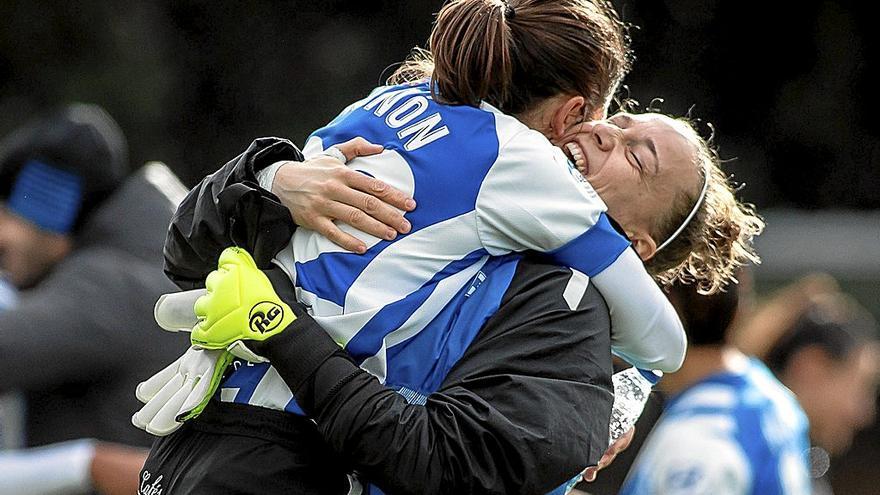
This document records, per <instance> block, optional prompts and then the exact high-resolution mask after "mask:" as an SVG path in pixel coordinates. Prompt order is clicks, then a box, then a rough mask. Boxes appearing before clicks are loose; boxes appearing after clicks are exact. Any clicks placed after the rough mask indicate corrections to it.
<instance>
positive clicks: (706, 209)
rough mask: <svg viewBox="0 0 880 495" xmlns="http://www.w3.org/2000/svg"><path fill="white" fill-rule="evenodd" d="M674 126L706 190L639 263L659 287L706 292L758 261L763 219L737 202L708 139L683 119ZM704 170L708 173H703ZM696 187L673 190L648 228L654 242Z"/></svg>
mask: <svg viewBox="0 0 880 495" xmlns="http://www.w3.org/2000/svg"><path fill="white" fill-rule="evenodd" d="M675 121H676V127H677V129H678V131H679V132H681V133H682V134H683V135H684V136H685V137H687V138H688V140H689V141H690V142H691V144H693V146H694V149H695V153H694V165H695V167H696V168H697V170H699V174H700V182H703V181H706V194H705V196H704V197H703V199H702V202H701V203H700V204H699V205H697V211H696V214H695V215H694V217H693V218H692V219H691V220H690V222H688V224H687V225H686V226H685V229H684V230H683V231H682V232H681V233H680V234H679V235H678V236H677V237H676V238H675V239H673V241H672V242H670V243H669V245H668V246H666V247H665V248H663V249H661V250H659V251H657V253H656V254H655V255H654V256H653V257H652V258H651V259H649V260H648V261H647V262H646V263H645V267H646V268H647V269H648V272H649V273H650V274H651V275H652V276H653V277H654V279H655V280H656V281H657V282H659V283H660V284H661V285H663V286H669V285H672V284H674V283H678V282H683V283H686V284H691V283H692V284H695V285H696V286H697V288H698V290H699V292H700V293H701V294H712V293H715V292H718V291H719V290H722V289H723V288H724V287H725V286H727V285H728V284H730V283H731V282H735V281H736V273H737V271H738V270H739V269H740V267H741V266H743V265H746V264H750V263H751V264H758V263H760V262H761V258H760V256H758V253H757V252H756V251H755V248H754V245H753V243H754V239H755V236H757V235H759V234H760V233H761V232H762V231H763V230H764V220H763V219H762V218H761V217H760V216H759V215H758V214H757V213H756V212H755V208H754V207H753V206H752V205H749V204H745V203H742V202H740V201H739V200H738V199H737V197H736V194H735V189H734V185H733V184H732V183H731V181H730V180H729V179H728V177H727V175H725V173H724V171H722V170H721V161H720V160H719V158H718V153H717V152H716V151H715V149H714V148H713V147H712V145H711V143H710V142H709V141H707V140H705V139H703V138H702V137H701V136H700V135H699V133H697V131H696V129H695V128H694V126H693V124H691V123H690V122H689V121H688V120H687V119H682V118H679V119H675ZM706 174H708V177H706ZM698 197H699V188H694V189H693V190H691V191H690V192H689V193H684V192H681V193H679V194H678V195H677V196H676V197H675V198H674V199H673V202H672V208H671V209H670V213H669V214H668V215H665V216H661V217H660V218H659V220H658V221H657V222H656V223H655V225H654V228H653V229H652V232H651V237H653V238H654V239H655V240H656V241H657V242H658V243H660V242H663V241H664V240H666V239H669V237H670V235H671V234H672V233H673V232H674V231H675V230H676V229H678V228H679V226H680V225H682V223H683V222H684V220H685V219H686V218H687V217H688V215H689V214H690V212H691V210H692V209H693V208H694V205H695V204H696V202H697V200H698Z"/></svg>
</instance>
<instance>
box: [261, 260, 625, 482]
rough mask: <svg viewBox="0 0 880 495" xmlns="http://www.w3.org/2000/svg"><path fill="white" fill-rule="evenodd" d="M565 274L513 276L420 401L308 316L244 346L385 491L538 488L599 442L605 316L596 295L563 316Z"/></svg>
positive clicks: (601, 446)
mask: <svg viewBox="0 0 880 495" xmlns="http://www.w3.org/2000/svg"><path fill="white" fill-rule="evenodd" d="M570 276H571V272H570V271H568V270H565V269H560V268H557V267H552V268H551V267H546V266H531V267H530V268H527V269H522V270H518V272H517V276H516V277H515V279H514V284H512V285H511V288H510V289H509V291H510V292H511V293H512V296H511V297H508V298H506V299H505V300H504V301H503V302H502V304H501V307H500V309H499V311H498V312H497V313H496V314H495V315H494V316H493V317H492V318H490V320H489V321H488V322H487V323H486V324H485V325H484V326H483V328H482V329H481V331H480V333H479V334H478V335H477V337H476V339H475V340H474V341H473V342H472V343H471V345H470V347H469V349H468V351H467V353H466V354H465V355H464V356H463V357H462V358H461V359H460V360H459V361H458V363H457V364H456V366H455V367H454V368H453V369H452V370H451V372H450V374H449V375H448V376H447V377H446V379H445V380H444V382H443V384H442V385H441V387H440V389H439V390H437V391H436V392H434V393H432V394H430V395H429V396H428V399H427V402H426V404H425V405H424V406H421V405H414V404H409V403H407V401H406V400H405V399H404V397H403V396H402V395H401V394H398V393H397V392H395V391H393V390H391V389H389V388H387V387H385V386H383V385H382V384H381V383H380V382H379V381H378V380H377V379H376V378H375V377H373V376H372V375H369V374H368V373H366V372H365V371H363V370H361V369H360V368H358V367H357V366H356V365H355V363H353V362H352V361H351V360H350V359H349V358H348V356H347V355H346V354H345V353H344V352H343V351H342V350H341V349H340V348H339V347H338V346H337V344H336V343H334V342H333V341H332V340H331V339H330V337H329V336H327V335H326V333H325V332H324V331H323V330H322V329H320V328H319V327H318V325H317V324H316V323H315V322H314V320H311V318H309V317H308V315H300V316H299V319H298V320H297V321H296V322H294V324H293V325H291V326H290V327H288V329H287V330H285V331H284V332H282V333H281V334H280V335H278V336H276V337H273V338H272V339H269V340H267V341H266V342H264V343H255V347H256V349H255V350H256V351H257V352H258V353H261V354H263V355H266V356H267V357H268V358H269V359H270V360H271V361H272V363H273V366H274V367H275V368H276V370H277V371H278V372H279V374H280V375H281V377H282V378H284V380H285V381H286V382H287V384H288V385H289V386H290V388H291V390H292V391H293V392H294V394H295V395H296V398H297V402H298V404H299V405H300V406H301V407H302V408H303V409H304V410H305V411H306V412H307V413H308V414H309V415H310V416H311V417H312V418H313V419H315V420H316V422H317V426H318V428H319V430H320V432H321V434H322V435H323V437H324V439H325V441H326V442H327V443H328V444H329V445H330V447H331V448H332V449H333V450H334V451H335V452H337V454H338V455H341V456H344V458H345V459H346V460H348V461H349V462H351V463H352V464H353V465H354V466H355V468H356V470H357V471H358V472H360V473H362V474H364V475H365V477H366V479H367V480H368V481H370V482H372V483H376V484H377V485H378V486H379V487H381V488H383V489H386V490H387V491H389V492H392V493H433V492H436V491H442V492H444V493H512V492H519V493H546V492H549V491H550V490H551V489H553V488H555V487H556V486H558V485H560V484H561V483H563V482H564V481H566V480H568V479H570V478H571V477H572V476H574V474H575V473H577V472H579V471H580V470H581V469H583V468H584V467H586V466H589V465H592V464H595V463H596V462H597V461H598V459H599V457H600V456H601V455H602V453H603V452H604V450H605V448H606V447H607V445H608V421H609V415H610V409H611V401H612V394H611V390H610V387H611V384H610V374H611V362H610V355H609V340H608V339H609V336H608V313H607V309H606V308H605V306H604V303H603V302H602V298H601V296H599V294H598V292H596V290H595V289H589V290H587V294H588V296H584V300H583V302H582V303H581V306H580V307H578V308H577V309H576V310H572V309H571V308H570V307H569V305H568V303H566V302H565V301H564V300H563V298H562V297H561V295H562V293H563V291H564V290H565V288H566V286H567V283H568V279H569V278H570ZM278 285H279V284H276V287H277V286H278ZM294 311H297V312H300V313H301V312H302V311H301V309H299V308H294Z"/></svg>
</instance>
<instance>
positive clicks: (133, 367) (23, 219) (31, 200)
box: [0, 104, 188, 493]
mask: <svg viewBox="0 0 880 495" xmlns="http://www.w3.org/2000/svg"><path fill="white" fill-rule="evenodd" d="M184 192H185V190H184V189H183V187H182V185H181V184H180V182H179V181H178V180H177V178H176V177H175V176H174V175H173V174H172V173H171V172H170V171H169V170H168V169H167V167H165V166H164V165H161V164H149V165H147V166H145V167H143V168H142V169H140V170H138V171H137V172H135V173H130V171H129V165H128V157H127V145H126V142H125V138H124V136H123V134H122V132H121V131H120V129H119V128H118V126H117V124H116V123H115V122H114V121H113V119H111V118H110V116H109V115H107V114H106V113H105V112H104V111H103V110H102V109H100V108H99V107H96V106H91V105H82V104H75V105H70V106H66V107H64V108H62V109H60V110H58V111H56V112H55V113H53V114H51V115H49V116H47V117H43V118H39V119H36V120H34V121H32V122H30V123H28V124H26V125H24V126H23V127H22V128H20V129H19V130H17V131H15V132H13V133H12V134H11V135H10V136H8V137H7V138H5V139H4V140H3V141H2V143H0V277H2V278H5V279H6V280H8V281H9V282H11V284H12V285H13V286H14V287H15V288H16V289H17V302H16V303H15V304H14V305H13V306H12V307H11V308H8V309H6V310H4V311H2V312H0V393H4V392H5V393H7V394H6V396H7V397H9V394H8V393H9V392H16V393H17V394H18V396H19V397H21V398H23V401H24V406H25V409H24V410H25V411H26V414H25V415H24V418H23V423H22V424H23V431H20V432H11V431H8V428H7V431H5V432H4V436H5V437H6V438H18V439H19V443H20V445H11V446H13V447H32V446H38V445H45V444H50V443H54V442H61V441H65V440H71V439H81V438H90V439H97V440H101V441H112V442H120V443H124V444H128V445H141V446H146V445H148V444H149V440H150V439H149V438H148V437H147V436H146V435H145V434H144V433H142V432H141V431H139V430H137V429H135V428H134V427H132V426H131V424H130V418H129V417H128V415H126V414H125V413H124V412H123V411H126V410H127V409H129V410H136V409H137V405H138V403H137V400H136V399H135V397H134V394H133V392H132V391H133V390H134V388H135V386H136V385H137V383H138V382H139V381H141V380H143V379H144V378H145V377H148V376H150V375H151V374H152V373H153V372H155V370H156V369H158V368H161V367H162V366H163V365H164V364H165V363H166V362H168V361H170V360H171V358H172V357H176V356H177V355H178V354H179V353H180V351H181V349H182V348H185V347H186V345H187V344H188V343H187V342H185V341H183V340H181V341H178V340H176V339H168V338H164V339H157V338H154V337H156V336H157V332H158V329H157V327H156V325H155V322H154V321H153V316H152V307H153V304H154V303H155V301H156V299H157V298H158V296H159V295H160V294H162V293H165V292H171V291H173V290H174V289H175V288H174V286H173V285H172V284H171V283H170V282H168V281H167V279H166V278H165V276H164V274H163V272H162V259H163V258H162V245H163V242H164V239H165V233H166V230H167V227H168V223H169V221H170V219H171V214H172V212H173V211H174V209H175V208H176V206H177V201H178V200H179V199H180V198H182V197H183V193H184ZM138 345H140V346H142V348H143V352H138V351H134V352H133V351H132V349H135V348H137V346H138ZM124 404H130V407H127V408H126V407H125V406H124ZM5 409H6V410H7V411H8V409H9V408H5ZM0 421H6V422H7V427H9V425H10V424H12V425H14V424H15V423H16V420H15V418H5V419H4V418H3V417H2V415H0ZM3 428H4V426H3V424H0V431H3ZM96 445H104V444H96ZM6 446H7V447H9V446H10V445H9V444H8V443H7V445H6ZM71 452H73V450H71ZM78 452H79V454H78V455H79V456H80V458H82V456H83V455H85V454H83V452H88V453H89V455H95V456H98V454H99V453H100V452H96V451H95V448H94V447H92V448H90V449H83V448H80V449H79V451H78ZM7 457H8V456H7ZM62 460H63V459H62ZM13 465H15V464H13ZM15 466H17V465H15ZM6 473H9V471H8V470H7V471H5V472H2V470H0V482H2V478H3V477H4V476H8V475H7V474H6ZM0 486H2V485H0ZM0 491H2V490H0ZM34 493H37V492H34Z"/></svg>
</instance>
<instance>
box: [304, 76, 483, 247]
mask: <svg viewBox="0 0 880 495" xmlns="http://www.w3.org/2000/svg"><path fill="white" fill-rule="evenodd" d="M404 89H410V90H412V89H415V90H417V91H416V92H414V93H413V94H410V95H407V96H404V97H403V98H401V99H400V100H398V101H397V103H395V104H394V106H393V107H392V108H391V109H390V110H388V112H387V113H385V114H383V115H382V116H381V117H380V116H377V115H375V114H374V112H375V111H376V110H377V108H373V109H371V110H365V109H364V108H363V107H358V108H356V109H354V110H353V111H351V112H350V113H347V114H344V115H343V116H341V118H337V119H335V120H334V121H333V122H331V123H330V124H329V125H327V126H326V127H323V128H321V129H318V130H317V131H315V132H314V133H313V134H312V135H313V136H316V137H319V138H321V141H322V143H323V146H324V147H325V148H326V147H329V146H332V145H335V144H339V143H342V142H345V141H348V140H349V139H352V138H355V137H358V136H360V137H363V138H364V139H366V140H367V141H370V142H372V143H376V144H381V145H382V146H384V147H385V148H386V149H388V150H394V151H395V152H397V153H398V154H399V155H400V156H401V157H402V158H403V159H404V160H405V161H406V162H407V164H408V165H409V167H410V169H411V170H412V173H413V178H414V179H415V184H416V188H415V191H414V192H413V194H414V198H413V199H415V201H416V203H418V205H419V207H418V208H416V209H415V210H414V211H412V212H409V213H407V214H406V215H405V217H406V219H407V220H409V222H410V224H412V231H413V232H416V231H418V230H420V229H422V228H424V227H427V226H429V225H433V224H436V223H438V222H442V221H443V220H447V219H450V218H453V217H456V216H459V215H463V214H465V213H468V212H470V211H473V209H474V206H475V204H476V200H477V196H478V195H479V191H480V187H481V186H482V184H483V179H484V178H485V177H486V174H487V173H488V172H489V169H491V168H492V165H493V164H494V163H495V161H496V160H497V158H498V147H499V144H498V134H497V131H496V128H495V116H494V114H492V113H491V112H487V111H485V110H481V109H479V108H475V107H471V106H467V105H455V106H451V105H440V104H438V103H436V102H435V101H433V99H432V98H431V91H430V89H429V88H428V84H427V83H423V84H418V85H415V86H412V85H402V86H398V87H394V88H389V89H388V90H387V91H383V92H382V93H381V94H387V93H388V92H391V91H398V90H404ZM378 96H380V95H376V97H378ZM415 97H424V98H426V99H427V100H428V108H427V109H426V110H425V111H424V112H423V113H422V114H421V115H419V116H418V117H417V118H416V119H415V120H414V122H417V121H419V120H420V119H422V118H425V117H428V116H429V115H433V114H435V113H439V114H440V116H441V123H440V124H438V125H437V127H438V128H439V127H442V126H447V127H448V128H449V129H450V130H451V132H450V134H449V135H447V136H446V137H443V138H440V139H438V140H437V141H434V142H432V143H430V144H428V145H425V146H424V147H422V148H418V149H415V150H413V151H408V150H406V149H405V148H404V144H405V142H406V141H407V140H408V139H409V138H404V139H403V140H401V139H400V138H399V137H398V136H397V132H398V131H399V130H400V129H393V128H391V127H389V126H388V125H387V124H386V121H385V118H386V117H387V116H388V114H390V113H392V112H394V109H396V108H398V107H400V106H401V105H404V104H405V103H406V102H407V101H409V100H410V99H411V98H415ZM374 98H375V97H374ZM370 101H372V99H371V100H370ZM378 178H379V179H381V178H382V177H378Z"/></svg>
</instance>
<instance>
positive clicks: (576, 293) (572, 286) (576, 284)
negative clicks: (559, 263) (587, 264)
mask: <svg viewBox="0 0 880 495" xmlns="http://www.w3.org/2000/svg"><path fill="white" fill-rule="evenodd" d="M589 285H590V277H588V276H587V275H586V274H584V273H583V272H579V271H577V270H575V269H574V268H572V269H571V278H569V279H568V284H566V285H565V291H563V293H562V297H563V298H564V299H565V302H567V303H568V309H570V310H572V311H574V310H576V309H577V308H578V305H579V304H580V303H581V300H582V299H583V298H584V293H585V292H586V291H587V287H588V286H589Z"/></svg>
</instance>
